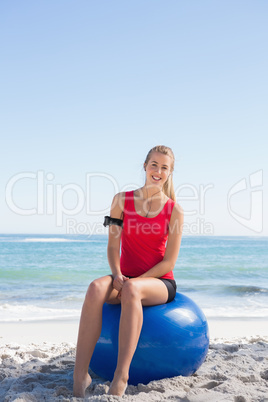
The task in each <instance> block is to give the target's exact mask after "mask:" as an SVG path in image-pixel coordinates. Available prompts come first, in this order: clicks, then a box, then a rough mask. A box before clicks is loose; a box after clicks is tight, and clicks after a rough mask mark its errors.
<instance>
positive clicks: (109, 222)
mask: <svg viewBox="0 0 268 402" xmlns="http://www.w3.org/2000/svg"><path fill="white" fill-rule="evenodd" d="M110 225H118V226H121V228H122V227H123V220H122V219H117V218H111V217H110V216H105V217H104V222H103V226H105V227H106V226H110Z"/></svg>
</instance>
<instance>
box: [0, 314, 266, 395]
mask: <svg viewBox="0 0 268 402" xmlns="http://www.w3.org/2000/svg"><path fill="white" fill-rule="evenodd" d="M208 322H209V328H210V339H211V341H210V348H209V352H208V355H207V358H206V360H205V362H204V363H203V365H202V366H201V367H200V368H199V370H198V371H197V372H196V373H195V374H194V375H192V376H190V377H181V376H179V377H174V378H166V379H163V380H159V381H153V382H150V383H149V384H147V385H144V384H139V385H138V386H135V387H134V386H129V387H128V388H127V391H126V394H125V395H124V396H123V397H122V398H119V397H112V396H108V395H107V392H108V389H109V382H107V381H105V380H102V379H100V378H98V377H96V376H94V378H93V383H92V385H91V387H90V388H89V389H88V390H87V393H86V398H85V400H88V401H103V402H105V401H119V400H125V401H145V402H147V401H148V402H151V401H165V400H167V401H181V402H182V401H183V402H210V401H211V402H212V401H213V402H217V401H235V402H245V401H252V402H253V401H254V402H256V401H259V402H260V401H263V402H264V401H266V402H268V333H267V332H268V331H267V329H266V327H267V322H265V321H262V320H250V321H248V320H240V321H237V320H234V319H232V320H229V319H226V320H208ZM77 331H78V321H77V320H75V321H58V322H54V321H47V322H31V323H23V322H20V323H6V324H5V323H4V324H0V364H1V366H0V402H2V401H3V402H9V401H16V402H24V401H25V402H26V401H27V402H28V401H38V402H39V401H66V402H67V401H78V400H79V399H78V398H73V397H72V373H73V367H74V358H75V342H76V337H77ZM80 400H81V399H80Z"/></svg>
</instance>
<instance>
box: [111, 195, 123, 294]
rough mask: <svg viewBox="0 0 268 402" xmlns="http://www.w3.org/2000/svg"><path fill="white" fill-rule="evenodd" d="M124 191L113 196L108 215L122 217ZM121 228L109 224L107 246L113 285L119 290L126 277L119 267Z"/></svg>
mask: <svg viewBox="0 0 268 402" xmlns="http://www.w3.org/2000/svg"><path fill="white" fill-rule="evenodd" d="M124 202H125V193H118V194H116V195H115V196H114V198H113V202H112V205H111V210H110V217H111V218H117V219H122V213H123V211H124ZM121 234H122V228H121V226H118V225H110V226H109V238H108V246H107V258H108V262H109V265H110V268H111V271H112V274H113V277H114V282H113V287H114V288H115V289H116V290H118V291H120V290H121V289H122V286H123V283H124V281H125V280H126V277H125V276H124V275H122V273H121V269H120V241H121Z"/></svg>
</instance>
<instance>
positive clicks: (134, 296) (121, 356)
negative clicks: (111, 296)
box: [109, 278, 168, 396]
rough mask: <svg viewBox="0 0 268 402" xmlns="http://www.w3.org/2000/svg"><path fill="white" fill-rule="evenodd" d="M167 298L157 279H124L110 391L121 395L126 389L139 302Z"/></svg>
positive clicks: (140, 314)
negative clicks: (115, 365)
mask: <svg viewBox="0 0 268 402" xmlns="http://www.w3.org/2000/svg"><path fill="white" fill-rule="evenodd" d="M167 299H168V291H167V288H166V286H165V284H164V283H163V282H162V281H159V279H155V278H140V279H139V278H135V279H130V280H128V281H127V282H125V283H124V285H123V288H122V296H121V317H120V325H119V345H118V360H117V367H116V370H115V373H114V378H113V381H112V384H111V386H110V390H109V394H111V395H118V396H122V395H123V394H124V392H125V389H126V386H127V381H128V376H129V367H130V363H131V360H132V358H133V355H134V353H135V350H136V347H137V344H138V340H139V337H140V332H141V328H142V322H143V310H142V306H143V305H146V306H152V305H157V304H164V303H166V301H167Z"/></svg>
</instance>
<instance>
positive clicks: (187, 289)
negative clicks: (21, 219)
mask: <svg viewBox="0 0 268 402" xmlns="http://www.w3.org/2000/svg"><path fill="white" fill-rule="evenodd" d="M107 240H108V239H107V236H105V235H95V236H90V237H88V236H82V235H80V236H79V235H0V322H16V321H33V320H46V319H50V320H59V319H74V318H75V319H77V318H78V317H79V316H80V311H81V307H82V303H83V300H84V295H85V292H86V290H87V287H88V285H89V283H90V282H91V281H92V280H93V279H94V278H97V277H99V276H102V275H106V274H110V268H109V265H108V262H107V256H106V250H107ZM174 275H175V279H176V281H177V286H178V291H179V292H181V293H184V294H185V295H187V296H189V297H190V298H192V299H193V300H194V301H195V302H196V303H197V304H198V305H199V306H200V307H201V308H202V310H203V311H204V313H205V315H206V316H207V318H208V319H210V318H211V319H213V318H242V319H244V318H245V319H252V320H254V318H263V319H267V318H268V237H222V236H218V237H215V236H211V237H210V236H206V237H204V236H196V237H192V236H191V237H190V236H184V237H183V239H182V244H181V249H180V254H179V257H178V260H177V263H176V266H175V269H174Z"/></svg>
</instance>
